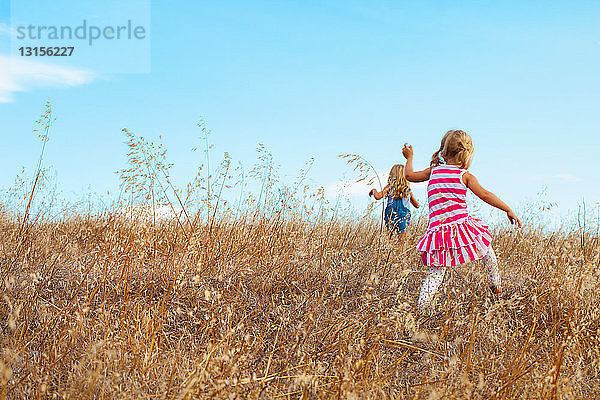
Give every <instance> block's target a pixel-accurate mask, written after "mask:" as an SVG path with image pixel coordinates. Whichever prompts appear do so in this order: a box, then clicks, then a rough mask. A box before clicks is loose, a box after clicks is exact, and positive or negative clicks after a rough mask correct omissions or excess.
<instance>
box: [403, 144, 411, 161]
mask: <svg viewBox="0 0 600 400" xmlns="http://www.w3.org/2000/svg"><path fill="white" fill-rule="evenodd" d="M402 155H403V156H404V158H406V159H407V160H408V159H409V157H412V156H413V148H412V146H411V145H409V144H408V143H404V147H403V148H402Z"/></svg>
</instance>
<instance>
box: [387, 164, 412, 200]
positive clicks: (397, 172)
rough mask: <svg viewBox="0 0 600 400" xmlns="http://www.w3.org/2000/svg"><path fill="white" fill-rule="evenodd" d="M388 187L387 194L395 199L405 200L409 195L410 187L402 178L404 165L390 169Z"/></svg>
mask: <svg viewBox="0 0 600 400" xmlns="http://www.w3.org/2000/svg"><path fill="white" fill-rule="evenodd" d="M388 185H390V192H389V193H390V195H391V196H393V197H394V198H395V199H400V198H405V197H408V196H409V195H410V186H409V183H408V180H407V179H406V177H405V176H404V165H401V164H396V165H394V166H393V167H392V169H390V175H389V176H388Z"/></svg>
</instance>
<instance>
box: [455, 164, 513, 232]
mask: <svg viewBox="0 0 600 400" xmlns="http://www.w3.org/2000/svg"><path fill="white" fill-rule="evenodd" d="M463 182H464V183H465V185H467V187H468V188H469V189H471V191H472V192H473V193H475V196H477V197H479V198H480V199H481V200H483V201H485V202H486V203H488V204H489V205H490V206H493V207H496V208H498V209H500V210H502V211H504V212H505V213H506V217H507V218H508V220H509V221H510V223H511V224H517V226H518V227H519V228H520V227H521V220H520V219H519V218H518V217H517V216H516V215H515V213H514V212H513V210H511V209H510V207H509V206H507V205H506V203H505V202H503V201H502V200H500V198H499V197H498V196H496V195H495V194H494V193H492V192H490V191H489V190H485V189H484V188H483V187H482V186H481V185H480V184H479V181H478V180H477V178H475V176H473V174H471V173H469V172H465V174H464V175H463Z"/></svg>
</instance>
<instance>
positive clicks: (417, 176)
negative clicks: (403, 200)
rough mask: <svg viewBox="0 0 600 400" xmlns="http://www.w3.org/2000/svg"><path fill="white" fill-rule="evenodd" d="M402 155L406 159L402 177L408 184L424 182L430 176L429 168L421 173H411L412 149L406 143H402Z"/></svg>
mask: <svg viewBox="0 0 600 400" xmlns="http://www.w3.org/2000/svg"><path fill="white" fill-rule="evenodd" d="M402 155H403V156H404V158H406V165H405V166H404V176H405V177H406V179H407V180H408V181H409V182H425V181H426V180H428V179H429V176H430V175H431V168H426V169H424V170H423V171H413V165H412V159H413V148H412V146H409V145H408V143H404V148H403V149H402Z"/></svg>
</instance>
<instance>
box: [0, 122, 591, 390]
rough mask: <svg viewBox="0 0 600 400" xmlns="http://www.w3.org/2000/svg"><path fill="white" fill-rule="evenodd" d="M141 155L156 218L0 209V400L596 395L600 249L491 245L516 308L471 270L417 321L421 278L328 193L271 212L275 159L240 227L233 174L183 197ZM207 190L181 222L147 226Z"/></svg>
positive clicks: (540, 241) (448, 284)
mask: <svg viewBox="0 0 600 400" xmlns="http://www.w3.org/2000/svg"><path fill="white" fill-rule="evenodd" d="M43 122H44V121H42V123H43ZM136 140H138V139H136V138H135V136H134V135H133V134H129V145H130V153H129V157H130V162H131V169H129V170H127V171H124V172H123V173H122V177H123V181H124V188H125V189H126V190H125V191H126V192H127V193H130V194H133V193H137V194H140V193H141V194H142V196H141V198H142V200H143V201H142V203H143V202H146V203H145V204H146V205H149V207H145V208H139V207H137V208H127V207H124V208H122V209H115V210H112V211H104V212H100V211H89V212H84V211H81V210H79V211H77V212H72V213H65V214H62V215H60V216H58V217H56V216H53V215H49V214H47V213H46V214H45V213H44V208H43V207H44V204H43V203H40V202H41V197H40V196H41V195H40V194H39V193H41V192H38V193H36V191H39V190H42V189H38V188H35V187H34V188H32V187H31V185H29V189H28V190H26V191H25V192H24V193H23V196H22V205H23V207H22V208H20V210H21V211H20V212H17V213H15V212H11V211H9V209H8V207H9V206H8V205H7V204H8V203H7V200H3V202H2V205H1V206H0V207H1V208H0V211H2V212H1V213H0V214H1V220H0V238H1V239H0V242H1V248H0V265H1V270H0V271H1V274H2V277H1V280H0V285H1V286H2V289H1V293H2V296H1V299H0V349H1V353H0V379H1V382H0V399H38V398H39V399H46V398H48V399H53V398H71V399H92V398H94V399H99V398H106V399H196V398H202V399H204V398H257V399H258V398H265V399H266V398H269V399H277V398H282V399H297V398H303V399H313V398H314V399H319V398H342V399H349V398H357V399H371V398H498V399H508V398H536V399H538V398H578V399H589V398H597V397H598V396H600V376H599V371H600V365H599V360H600V339H599V335H600V302H599V301H598V298H599V296H598V283H599V277H600V265H599V252H600V243H599V239H598V235H597V232H596V231H595V230H594V231H593V232H592V231H591V230H589V229H588V230H587V231H586V230H584V229H582V228H580V227H572V229H570V230H565V229H563V230H562V231H559V232H550V231H548V232H540V231H539V227H536V226H535V225H534V224H529V225H528V226H526V227H524V228H523V229H521V230H513V229H508V228H505V229H504V228H496V229H495V230H494V235H495V236H494V238H495V239H494V242H493V245H494V246H495V249H496V254H497V255H498V258H499V260H500V262H501V272H502V276H503V279H504V287H505V293H504V295H503V296H502V297H501V298H499V299H498V298H494V297H493V296H492V295H491V294H490V292H489V290H487V284H486V279H485V276H484V274H483V271H481V268H480V265H478V264H477V263H474V264H473V265H468V266H462V267H457V268H453V269H452V270H451V271H450V273H449V274H448V275H447V276H446V278H445V281H444V283H443V285H442V288H441V291H440V292H439V294H438V295H437V297H436V299H435V301H434V308H435V312H434V313H433V315H431V316H427V317H422V316H419V315H417V314H416V313H415V311H414V310H415V302H416V297H417V296H418V290H419V287H420V284H421V282H422V280H423V278H424V276H425V273H426V270H425V268H424V267H422V266H421V265H420V263H419V259H418V255H417V254H416V252H415V251H414V250H413V249H410V250H408V251H406V252H404V253H400V251H399V250H397V246H396V245H395V243H393V242H392V241H390V240H389V239H388V238H387V235H385V232H383V233H381V232H380V229H379V228H380V226H379V222H378V221H377V220H374V219H373V218H366V217H365V218H348V217H344V216H341V215H336V214H335V213H332V212H327V213H326V212H324V211H323V209H322V208H321V207H320V204H322V202H323V201H324V200H323V199H319V193H318V192H317V193H316V194H315V196H313V197H312V198H311V199H309V200H306V194H305V193H304V194H303V193H301V192H302V190H297V191H294V190H293V189H292V192H293V193H289V198H290V199H293V204H291V203H290V204H283V206H282V207H277V206H276V205H277V204H278V203H277V202H278V201H280V197H278V196H277V195H276V191H275V190H274V189H273V188H274V186H273V185H274V184H273V182H272V181H271V180H270V178H269V176H271V175H270V171H271V164H272V160H271V159H270V158H269V157H268V155H265V153H262V156H260V157H259V161H260V162H261V164H260V166H261V168H259V169H257V170H256V171H259V172H260V171H269V174H268V175H260V174H259V175H258V176H262V178H263V182H264V186H263V187H262V189H261V192H260V194H259V195H257V196H255V197H254V198H253V200H252V201H248V204H247V207H245V208H244V209H234V208H233V207H232V206H230V205H229V204H228V203H227V202H225V201H224V200H223V201H221V199H220V193H221V191H222V190H233V188H231V189H228V188H227V186H228V185H227V184H225V182H226V180H227V178H228V173H229V172H228V171H229V162H228V160H227V159H226V160H224V162H223V163H222V164H220V166H219V168H218V169H215V171H220V172H219V173H215V174H214V178H212V177H210V175H206V179H205V180H204V181H202V182H201V181H197V182H195V183H194V182H193V183H192V185H191V186H189V187H188V191H187V192H186V191H185V190H182V191H175V190H172V189H173V185H171V181H170V177H169V174H168V168H169V167H168V165H167V164H166V163H165V162H163V159H162V158H161V153H160V150H156V148H155V147H153V146H152V145H151V144H147V143H145V142H143V141H141V140H138V141H136ZM206 147H207V150H208V147H209V146H208V145H207V146H206ZM155 150H156V151H155ZM42 155H43V153H42ZM261 157H262V158H261ZM205 165H206V164H205ZM144 167H145V168H144ZM204 168H205V169H204V171H206V168H207V167H206V166H205V167H204ZM144 171H146V172H144ZM256 171H255V172H256ZM38 173H39V169H38ZM200 175H202V174H201V173H199V176H200ZM37 176H38V175H36V181H37ZM220 177H222V179H221V178H220ZM199 179H200V178H199ZM202 179H203V178H202ZM211 179H212V183H211ZM219 179H221V180H219ZM220 182H222V183H220ZM190 187H191V188H192V189H189V188H190ZM298 187H302V185H298ZM194 188H197V193H207V196H206V197H205V198H204V199H205V200H204V202H201V201H198V202H197V203H195V204H196V206H195V207H196V208H194V207H191V206H190V207H189V208H188V212H187V213H183V214H182V215H181V216H180V218H178V219H177V218H157V217H156V212H155V211H154V212H153V211H152V210H156V208H155V207H154V205H156V204H158V203H161V204H163V206H164V205H167V206H168V205H171V206H173V205H183V206H184V209H185V208H186V207H188V204H191V203H190V199H194V198H196V197H194V196H195V195H194V194H193V193H192V194H190V190H191V191H193V190H195V189H194ZM159 189H160V190H159ZM169 190H171V191H170V192H169ZM297 192H298V193H300V194H299V195H296V193H297ZM159 193H160V194H161V195H160V196H159ZM32 198H34V199H35V198H37V199H38V200H37V201H38V203H35V200H34V201H33V202H32V203H30V201H29V200H30V199H32ZM197 198H203V197H202V196H197ZM28 204H34V205H31V207H30V206H28ZM35 204H37V208H35V207H36V206H35ZM40 204H41V205H40ZM307 204H311V205H310V206H309V205H307ZM288 206H289V207H288ZM48 207H49V206H48ZM229 207H231V208H229ZM34 208H35V210H36V211H35V212H34ZM192 209H195V210H196V212H192V211H191V210H192ZM140 210H146V211H145V212H144V211H140ZM148 210H149V211H148ZM200 210H202V211H200ZM424 229H425V221H423V220H420V221H414V222H413V224H412V225H411V229H410V233H409V238H408V240H409V242H410V243H414V242H416V240H417V238H418V236H419V235H420V234H422V232H423V231H424Z"/></svg>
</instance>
